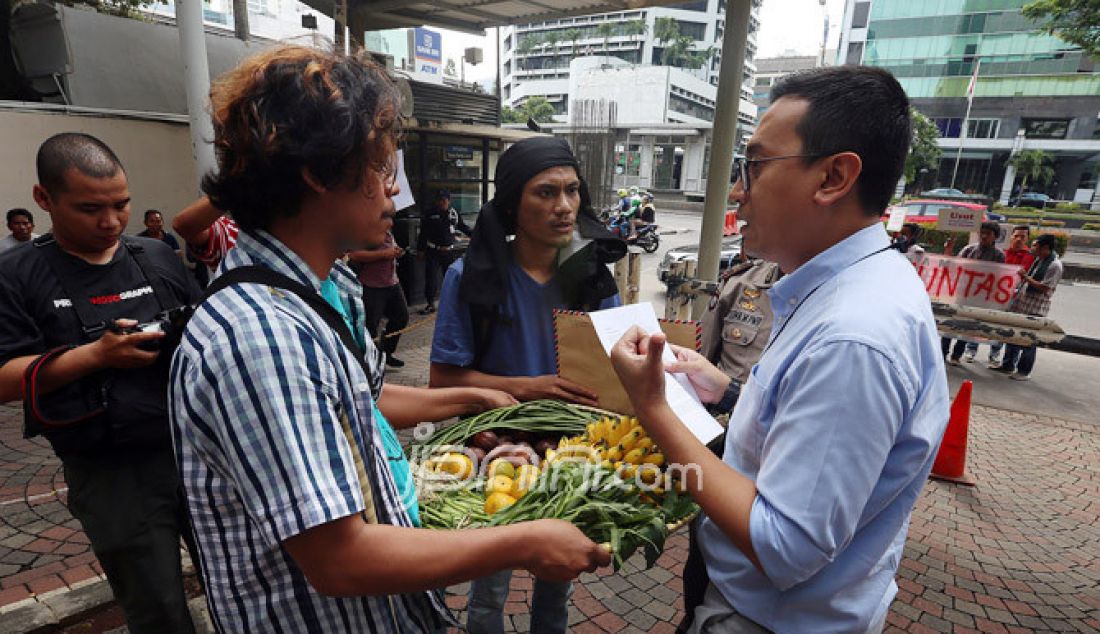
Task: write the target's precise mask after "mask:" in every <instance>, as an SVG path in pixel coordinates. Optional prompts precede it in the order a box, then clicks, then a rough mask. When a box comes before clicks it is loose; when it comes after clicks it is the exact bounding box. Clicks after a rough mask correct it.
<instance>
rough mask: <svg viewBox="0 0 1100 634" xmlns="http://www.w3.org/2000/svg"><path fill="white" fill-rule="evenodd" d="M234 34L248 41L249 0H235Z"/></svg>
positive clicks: (243, 40)
mask: <svg viewBox="0 0 1100 634" xmlns="http://www.w3.org/2000/svg"><path fill="white" fill-rule="evenodd" d="M233 34H234V35H235V36H236V37H237V39H238V40H240V41H242V42H247V41H248V38H249V32H248V0H233Z"/></svg>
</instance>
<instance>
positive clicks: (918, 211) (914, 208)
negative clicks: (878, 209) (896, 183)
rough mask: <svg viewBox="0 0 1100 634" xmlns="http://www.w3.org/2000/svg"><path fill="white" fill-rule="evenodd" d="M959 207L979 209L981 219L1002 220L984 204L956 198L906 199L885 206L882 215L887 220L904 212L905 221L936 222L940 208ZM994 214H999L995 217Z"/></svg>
mask: <svg viewBox="0 0 1100 634" xmlns="http://www.w3.org/2000/svg"><path fill="white" fill-rule="evenodd" d="M952 207H954V208H959V209H971V210H975V211H981V212H983V213H984V215H983V216H982V219H983V220H996V221H997V222H1003V221H1004V216H1001V215H1000V214H991V213H989V212H988V211H986V208H985V205H979V204H976V203H964V202H959V201H957V200H932V199H923V198H920V199H916V200H907V201H905V202H903V203H898V204H897V205H894V206H892V207H887V208H886V214H884V215H883V217H882V219H883V220H889V219H890V216H891V215H892V214H894V213H895V212H898V211H904V212H905V221H906V222H916V223H922V222H924V223H929V222H936V221H938V220H939V219H940V210H941V209H948V208H952ZM994 216H1000V218H996V217H994Z"/></svg>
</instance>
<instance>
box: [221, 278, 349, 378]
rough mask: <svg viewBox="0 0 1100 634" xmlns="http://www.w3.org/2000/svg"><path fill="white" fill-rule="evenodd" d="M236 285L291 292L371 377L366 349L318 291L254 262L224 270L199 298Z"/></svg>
mask: <svg viewBox="0 0 1100 634" xmlns="http://www.w3.org/2000/svg"><path fill="white" fill-rule="evenodd" d="M235 284H263V285H265V286H272V287H274V288H280V289H283V290H286V291H290V292H291V293H294V294H295V295H297V296H298V297H299V298H300V299H301V300H302V301H303V302H305V303H306V304H307V305H308V306H309V307H310V308H312V309H313V311H314V312H316V313H317V315H318V316H319V317H320V318H321V319H322V320H324V322H325V324H327V325H328V327H329V328H332V330H333V331H335V332H336V335H337V336H338V337H340V342H341V343H343V344H344V347H345V348H347V349H348V351H349V352H351V353H352V356H354V357H355V360H356V361H358V362H359V366H360V367H361V368H362V369H363V373H364V374H366V375H367V377H368V378H369V377H370V374H371V370H370V366H368V365H367V362H366V351H365V350H364V349H363V348H362V347H361V346H360V345H359V342H358V341H356V340H355V336H354V335H352V333H351V329H350V328H348V324H347V322H345V321H344V318H343V317H342V316H341V315H340V313H339V312H338V311H337V310H336V309H335V308H333V307H332V306H331V305H330V304H329V303H328V302H326V301H325V299H324V298H323V297H321V296H320V295H319V294H318V293H317V291H315V290H313V289H312V288H310V287H308V286H306V285H305V284H301V283H299V282H296V281H294V280H292V279H290V278H289V277H287V276H285V275H283V274H282V273H277V272H275V271H273V270H271V269H269V268H267V267H263V266H255V265H253V266H240V267H237V268H234V269H230V270H228V271H226V272H225V273H223V274H222V275H220V276H218V278H217V279H215V280H214V281H213V282H211V283H210V286H208V287H206V293H205V294H204V295H203V297H202V300H201V301H206V300H207V299H209V298H210V297H212V296H213V295H214V294H215V293H217V292H218V291H220V290H222V289H224V288H227V287H229V286H233V285H235Z"/></svg>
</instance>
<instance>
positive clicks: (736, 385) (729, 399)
mask: <svg viewBox="0 0 1100 634" xmlns="http://www.w3.org/2000/svg"><path fill="white" fill-rule="evenodd" d="M739 396H741V382H740V381H738V380H737V379H734V378H731V379H730V384H729V385H727V386H726V391H725V392H724V393H723V394H722V399H721V400H720V401H718V404H717V405H715V406H714V407H715V409H717V410H718V411H719V412H732V411H733V406H734V405H736V404H737V397H739Z"/></svg>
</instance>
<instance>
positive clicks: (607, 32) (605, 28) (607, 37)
mask: <svg viewBox="0 0 1100 634" xmlns="http://www.w3.org/2000/svg"><path fill="white" fill-rule="evenodd" d="M616 30H617V29H616V28H615V25H614V24H613V23H611V22H604V23H603V24H601V25H599V26H598V27H596V35H599V36H600V37H602V38H603V51H604V55H607V54H608V49H609V48H611V38H612V37H614V35H615V31H616Z"/></svg>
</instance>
